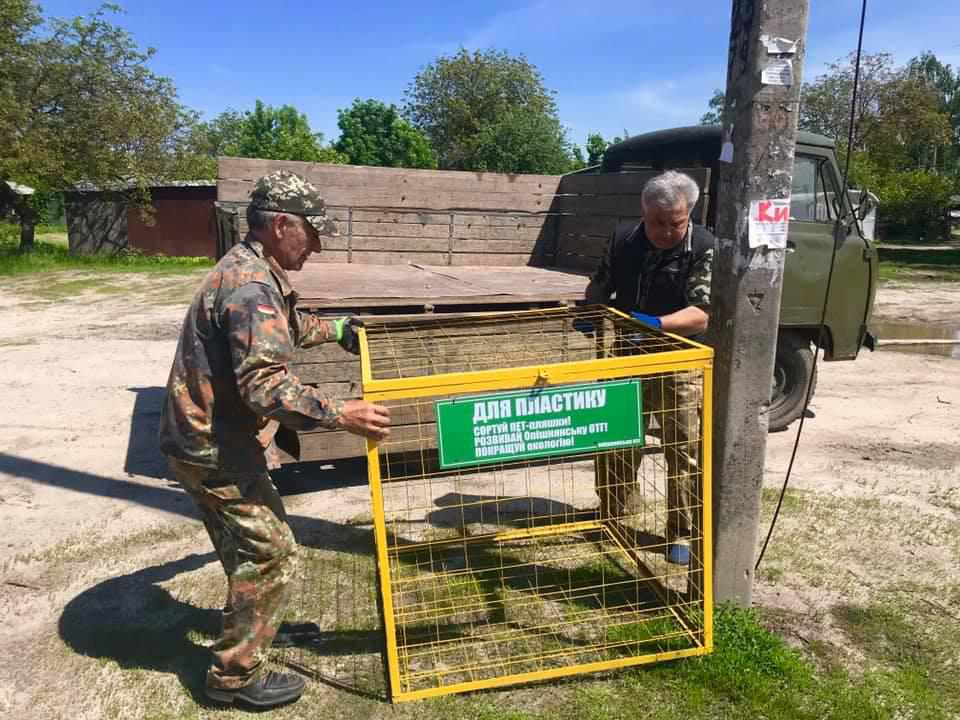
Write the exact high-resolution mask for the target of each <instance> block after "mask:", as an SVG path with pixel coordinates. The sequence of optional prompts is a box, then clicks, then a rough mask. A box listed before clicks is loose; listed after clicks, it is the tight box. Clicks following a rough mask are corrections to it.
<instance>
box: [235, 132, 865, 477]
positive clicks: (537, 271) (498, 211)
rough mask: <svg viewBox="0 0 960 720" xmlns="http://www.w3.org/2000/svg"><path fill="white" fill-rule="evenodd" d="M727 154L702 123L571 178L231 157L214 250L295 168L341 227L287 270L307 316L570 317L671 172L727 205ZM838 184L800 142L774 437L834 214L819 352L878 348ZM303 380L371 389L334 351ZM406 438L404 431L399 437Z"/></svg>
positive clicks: (794, 390)
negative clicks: (722, 179) (259, 194)
mask: <svg viewBox="0 0 960 720" xmlns="http://www.w3.org/2000/svg"><path fill="white" fill-rule="evenodd" d="M719 155H720V133H719V129H716V128H709V127H706V128H703V127H697V128H678V129H674V130H666V131H662V132H657V133H650V134H647V135H640V136H636V137H633V138H630V139H628V140H626V141H624V142H622V143H619V144H617V145H614V146H612V147H611V148H609V149H608V151H607V153H606V155H605V157H604V161H603V164H602V165H600V166H597V167H594V168H589V169H587V170H585V171H582V172H578V173H572V174H568V175H563V176H550V175H503V174H496V173H473V172H456V171H441V170H404V169H397V168H373V167H354V166H344V165H323V164H317V163H301V162H293V161H273V160H256V159H248V158H220V159H219V162H218V181H217V198H218V201H217V218H216V220H217V228H218V242H219V252H220V253H221V254H222V253H223V252H226V250H227V249H228V248H229V247H230V246H231V245H232V244H234V243H236V242H238V241H239V240H240V239H241V238H242V237H243V235H244V234H245V232H246V222H245V214H244V210H245V207H246V204H247V199H248V197H249V193H250V190H251V189H252V187H253V183H254V182H255V181H256V179H257V178H258V177H260V176H261V175H263V174H265V173H267V172H272V171H273V170H277V169H280V168H286V169H289V170H293V171H294V172H298V173H301V174H302V175H304V176H306V177H307V178H309V179H310V180H311V181H312V182H313V183H314V184H316V185H317V187H319V188H321V190H322V191H323V193H324V196H325V198H326V199H327V202H328V214H329V215H330V216H331V217H332V218H333V219H335V220H336V221H337V223H338V226H339V230H340V236H339V237H338V238H333V239H330V240H325V243H324V251H323V253H321V254H320V255H314V256H312V258H311V260H310V261H309V262H308V263H307V264H306V265H305V266H304V268H303V270H301V271H300V272H297V273H292V274H291V280H292V282H293V285H294V287H295V288H296V290H297V291H298V293H299V296H300V301H299V302H300V305H301V307H306V308H309V309H310V310H312V311H314V312H317V313H319V314H324V315H342V314H346V313H353V314H358V315H360V316H384V315H391V316H395V317H400V316H410V315H419V314H423V313H467V312H476V311H490V310H515V309H525V308H542V307H551V306H558V305H559V306H563V305H571V304H575V303H579V302H582V300H583V292H584V289H585V287H586V285H587V282H588V279H589V275H590V273H591V272H592V271H593V269H594V268H595V267H596V265H597V263H598V262H599V259H600V257H601V256H602V255H603V253H604V251H605V249H606V245H607V242H608V240H609V238H610V236H611V234H612V233H613V231H614V229H615V228H616V227H617V225H618V224H620V223H624V222H636V221H638V220H639V219H640V193H641V191H642V189H643V186H644V184H645V183H646V182H647V180H649V179H650V178H651V177H653V176H655V175H656V174H657V173H658V172H660V171H661V170H663V169H667V168H677V169H682V170H684V171H685V172H687V173H688V174H690V175H691V177H693V178H694V179H695V180H696V181H697V183H698V184H699V185H700V187H701V189H702V195H701V200H700V202H699V203H698V205H697V207H696V208H695V209H694V218H695V220H696V221H697V222H700V223H703V224H705V225H707V226H708V227H710V226H712V225H713V222H714V218H715V216H716V206H717V203H718V202H722V201H723V199H722V198H718V197H717V186H718V176H719V173H718V172H717V158H718V157H719ZM839 177H840V174H839V173H838V172H837V166H836V160H835V158H834V151H833V144H832V142H830V141H829V140H828V139H826V138H823V137H819V136H815V135H810V134H807V133H800V136H799V137H798V143H797V160H796V166H795V173H794V188H793V189H794V203H793V204H792V213H793V215H792V217H791V223H790V232H789V243H788V254H787V262H786V275H785V277H784V288H783V304H782V310H781V318H780V335H779V340H778V347H777V359H776V369H775V373H774V378H773V386H772V387H773V391H772V406H771V414H770V426H771V428H774V429H778V428H783V427H786V426H787V425H788V424H789V423H790V422H792V421H793V420H794V419H796V418H797V417H798V416H799V414H800V413H801V412H802V407H803V394H804V388H805V386H806V382H807V379H808V378H809V377H810V375H811V373H812V372H813V352H812V342H813V340H814V339H815V336H816V328H817V327H818V323H819V319H820V312H821V303H822V299H823V290H824V285H825V282H826V278H827V273H828V270H829V262H830V257H831V251H832V248H833V227H834V222H833V221H834V218H836V217H840V218H841V219H842V220H843V227H844V228H845V234H844V235H843V237H842V238H841V240H840V245H839V248H838V252H837V256H836V270H835V276H834V288H833V291H832V292H831V299H830V304H829V307H828V311H827V316H826V323H825V333H824V337H823V347H824V356H825V358H826V359H827V360H852V359H854V358H855V357H856V356H857V353H858V351H859V349H860V347H861V346H862V345H867V346H868V347H869V346H870V345H871V344H872V339H871V336H870V334H869V332H868V331H867V324H868V321H869V318H870V310H871V307H872V305H873V298H874V293H875V291H876V283H877V255H876V251H875V249H874V247H873V245H872V243H871V241H870V240H869V239H867V238H864V237H863V236H862V235H861V234H860V232H859V230H858V224H857V222H856V220H855V215H854V213H853V208H854V202H853V201H852V198H850V197H848V194H847V193H841V192H839V190H838V187H839ZM861 210H862V208H861ZM293 369H294V372H295V373H297V374H298V375H299V377H300V378H301V380H303V381H304V382H307V383H310V384H313V385H316V386H318V387H320V388H321V389H322V390H323V391H324V392H325V393H326V394H329V395H331V396H340V397H356V396H358V395H359V393H360V368H359V363H358V362H357V360H356V359H355V358H354V357H352V356H349V355H346V354H345V353H344V352H343V351H342V350H340V349H339V348H338V347H336V346H320V347H319V348H313V349H311V350H308V351H303V352H301V353H300V354H299V355H298V356H297V358H296V360H295V363H294V368H293ZM403 430H404V429H403V428H395V431H396V434H397V435H398V436H399V435H402V433H403ZM300 440H301V459H302V460H332V459H336V458H346V457H355V456H359V455H362V454H363V450H364V448H363V444H362V442H361V441H360V440H358V439H357V438H356V437H355V436H352V435H348V434H347V433H344V432H337V431H324V430H319V431H313V432H310V433H302V434H301V438H300ZM285 460H286V461H290V460H292V458H285Z"/></svg>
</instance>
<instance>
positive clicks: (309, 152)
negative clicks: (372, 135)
mask: <svg viewBox="0 0 960 720" xmlns="http://www.w3.org/2000/svg"><path fill="white" fill-rule="evenodd" d="M227 124H228V125H229V123H227ZM223 150H224V152H225V153H226V154H228V155H236V156H238V157H252V158H263V159H265V160H304V161H307V162H328V163H329V162H334V163H335V162H344V158H343V157H342V156H341V155H340V154H339V153H338V152H337V151H336V150H335V149H334V148H332V147H325V146H324V144H323V134H322V133H315V132H313V131H312V130H311V129H310V123H309V122H308V121H307V116H306V115H304V114H303V113H301V112H300V111H299V110H297V109H296V108H295V107H292V106H290V105H282V106H280V107H276V108H275V107H273V106H271V105H267V104H265V103H263V102H261V101H260V100H257V103H256V106H255V107H254V108H253V110H251V111H248V112H246V113H244V115H243V118H242V120H241V121H240V123H239V127H238V128H237V134H236V137H228V139H227V141H226V142H225V145H224V147H223Z"/></svg>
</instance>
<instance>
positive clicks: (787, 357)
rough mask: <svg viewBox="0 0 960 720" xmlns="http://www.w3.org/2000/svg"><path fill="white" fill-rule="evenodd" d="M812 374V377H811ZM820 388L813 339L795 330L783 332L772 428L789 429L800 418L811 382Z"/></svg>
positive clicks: (772, 400) (775, 369)
mask: <svg viewBox="0 0 960 720" xmlns="http://www.w3.org/2000/svg"><path fill="white" fill-rule="evenodd" d="M811 376H812V378H811ZM808 380H809V381H810V382H811V383H812V385H813V387H812V388H811V390H810V397H813V393H814V391H815V390H816V387H817V371H816V368H815V367H814V365H813V348H812V347H810V341H809V340H807V339H806V338H804V337H801V336H799V335H795V334H793V333H783V334H782V335H780V337H779V338H778V340H777V356H776V360H775V361H774V365H773V388H772V391H771V394H770V430H773V431H776V430H786V429H787V426H788V425H789V424H790V423H792V422H793V421H794V420H796V419H797V418H799V417H800V414H801V413H802V412H803V402H804V400H805V399H806V396H807V381H808Z"/></svg>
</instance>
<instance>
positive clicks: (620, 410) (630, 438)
mask: <svg viewBox="0 0 960 720" xmlns="http://www.w3.org/2000/svg"><path fill="white" fill-rule="evenodd" d="M642 397H643V396H642V393H641V392H640V382H639V381H638V380H617V381H610V382H598V383H591V384H588V385H562V386H559V387H555V388H546V389H537V390H519V391H512V392H504V393H495V394H491V395H478V396H473V397H465V398H456V399H454V400H438V401H437V402H436V406H435V408H434V409H435V412H436V418H437V448H438V449H439V454H440V467H442V468H452V467H463V466H466V465H481V464H484V463H502V462H509V461H511V460H522V459H526V458H536V457H546V456H548V455H567V454H571V453H579V452H587V451H590V450H604V449H609V448H616V447H627V446H629V445H642V444H643V408H642Z"/></svg>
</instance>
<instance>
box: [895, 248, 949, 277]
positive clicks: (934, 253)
mask: <svg viewBox="0 0 960 720" xmlns="http://www.w3.org/2000/svg"><path fill="white" fill-rule="evenodd" d="M878 252H879V254H880V278H881V279H882V280H916V279H931V280H960V248H958V249H955V250H929V249H927V248H924V247H922V246H918V247H916V248H884V247H880V248H878Z"/></svg>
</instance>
